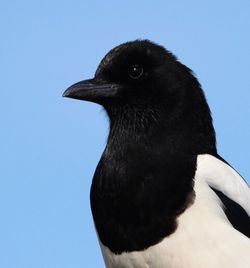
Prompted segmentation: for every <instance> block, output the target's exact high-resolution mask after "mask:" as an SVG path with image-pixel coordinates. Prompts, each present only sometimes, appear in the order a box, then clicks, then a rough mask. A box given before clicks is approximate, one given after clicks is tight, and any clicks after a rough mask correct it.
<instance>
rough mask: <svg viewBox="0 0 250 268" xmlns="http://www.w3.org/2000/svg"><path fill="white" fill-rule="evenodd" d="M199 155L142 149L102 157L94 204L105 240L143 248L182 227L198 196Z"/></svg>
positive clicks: (117, 247)
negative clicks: (123, 155) (195, 191)
mask: <svg viewBox="0 0 250 268" xmlns="http://www.w3.org/2000/svg"><path fill="white" fill-rule="evenodd" d="M195 170H196V157H186V156H180V155H171V156H169V155H164V156H152V155H144V156H143V155H141V157H140V158H138V157H136V158H135V157H130V158H126V159H119V160H114V159H113V160H112V159H111V158H110V157H109V158H106V157H105V158H102V159H101V161H100V163H99V164H98V167H97V169H96V172H95V175H94V178H93V183H92V187H91V207H92V213H93V217H94V221H95V225H96V229H97V233H98V236H99V238H100V241H101V243H102V244H103V245H104V246H106V247H107V248H109V249H110V250H111V251H112V252H114V253H117V254H120V253H122V252H124V251H126V252H132V251H140V250H144V249H146V248H149V247H150V246H152V245H155V244H157V243H159V242H160V241H161V240H162V239H163V238H164V237H167V236H169V235H170V234H172V233H173V232H174V231H175V230H176V227H177V221H176V218H177V217H178V215H179V214H181V213H182V212H183V211H184V210H185V209H186V208H187V207H188V206H189V205H190V203H191V202H192V199H193V178H194V174H195Z"/></svg>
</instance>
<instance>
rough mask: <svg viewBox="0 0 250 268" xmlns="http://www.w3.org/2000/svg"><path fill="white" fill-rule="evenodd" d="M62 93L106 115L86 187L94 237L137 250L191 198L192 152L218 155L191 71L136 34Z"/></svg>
mask: <svg viewBox="0 0 250 268" xmlns="http://www.w3.org/2000/svg"><path fill="white" fill-rule="evenodd" d="M65 96H67V97H71V98H77V99H83V100H87V101H93V102H96V103H98V104H100V105H102V106H103V107H104V109H105V110H106V112H107V114H108V117H109V119H110V132H109V136H108V141H107V145H106V148H105V150H104V153H103V155H102V157H101V160H100V162H99V164H98V166H97V169H96V172H95V175H94V179H93V183H92V187H91V208H92V212H93V217H94V221H95V225H96V229H97V232H98V235H99V238H100V241H101V242H102V244H103V245H105V246H107V247H108V248H109V249H110V250H111V251H113V252H114V253H122V252H124V251H126V252H130V251H135V250H136V251H140V250H143V249H146V248H148V247H149V246H151V245H154V244H156V243H158V242H159V241H161V240H162V239H163V238H165V237H166V236H168V235H170V234H172V233H173V232H174V231H175V230H176V228H177V225H178V222H177V217H178V215H180V214H181V213H182V212H183V211H184V210H185V209H186V208H187V207H188V206H190V205H192V202H194V200H195V192H194V190H193V184H194V181H193V179H194V176H195V172H196V160H197V155H200V154H210V155H213V156H215V157H218V158H219V156H218V155H217V150H216V138H215V131H214V128H213V124H212V118H211V115H210V110H209V107H208V105H207V102H206V99H205V96H204V93H203V91H202V89H201V86H200V84H199V82H198V80H197V79H196V77H195V76H194V74H193V73H192V71H191V70H190V69H189V68H187V67H186V66H185V65H183V64H182V63H180V62H179V61H178V60H177V58H176V57H175V56H174V55H173V54H172V53H170V52H169V51H167V50H166V49H165V48H163V47H161V46H159V45H156V44H154V43H152V42H150V41H148V40H136V41H133V42H128V43H125V44H122V45H120V46H118V47H116V48H114V49H112V50H111V51H110V52H109V53H108V54H107V55H106V56H105V57H104V59H103V60H102V61H101V63H100V65H99V67H98V69H97V71H96V74H95V77H94V78H93V79H90V80H87V81H83V82H79V83H77V84H75V85H73V86H72V87H70V88H69V89H68V90H67V91H66V92H65ZM216 193H217V194H218V196H219V197H221V194H220V193H218V192H216ZM222 199H223V198H222ZM227 206H228V202H227ZM228 211H229V210H228ZM243 211H244V210H243ZM229 219H230V217H229ZM238 229H240V227H239V228H238Z"/></svg>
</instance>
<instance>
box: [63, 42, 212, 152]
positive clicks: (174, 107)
mask: <svg viewBox="0 0 250 268" xmlns="http://www.w3.org/2000/svg"><path fill="white" fill-rule="evenodd" d="M63 96H64V97H69V98H74V99H80V100H85V101H91V102H95V103H98V104H100V105H102V106H103V107H104V108H105V110H106V111H107V113H108V115H109V118H110V121H111V127H112V125H113V126H116V125H117V124H120V125H121V124H122V130H123V132H124V130H125V129H126V128H127V129H128V130H132V129H136V130H138V131H141V132H144V133H151V132H150V131H151V130H150V129H157V128H156V127H155V125H158V126H159V128H158V130H159V131H160V132H162V134H164V135H167V134H170V135H171V134H172V135H175V134H176V133H177V132H181V134H180V133H179V134H180V135H181V136H183V137H185V138H187V139H188V138H190V139H191V137H192V136H193V137H194V136H195V137H196V138H195V139H194V143H195V142H197V139H198V140H199V139H200V140H204V139H207V138H208V139H209V140H210V141H209V142H207V143H206V144H207V147H209V148H210V149H212V150H213V149H215V134H214V129H213V126H212V119H211V116H210V110H209V107H208V105H207V102H206V99H205V96H204V94H203V91H202V89H201V87H200V84H199V82H198V81H197V79H196V78H195V76H194V75H193V73H192V71H191V70H190V69H189V68H187V67H186V66H185V65H183V64H181V63H180V62H179V61H178V60H177V58H176V57H175V56H174V55H173V54H172V53H171V52H169V51H167V50H166V49H165V48H164V47H162V46H159V45H157V44H155V43H153V42H151V41H148V40H136V41H133V42H127V43H124V44H121V45H119V46H117V47H115V48H113V49H112V50H111V51H110V52H109V53H108V54H107V55H106V56H105V57H104V58H103V59H102V61H101V63H100V64H99V66H98V68H97V70H96V73H95V76H94V78H92V79H89V80H84V81H81V82H78V83H76V84H74V85H72V86H71V87H69V88H68V89H67V90H66V91H65V92H64V94H63ZM159 131H158V132H159ZM164 132H165V133H164ZM153 135H157V134H156V133H154V134H153ZM205 150H206V149H205Z"/></svg>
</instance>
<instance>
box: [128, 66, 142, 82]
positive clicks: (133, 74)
mask: <svg viewBox="0 0 250 268" xmlns="http://www.w3.org/2000/svg"><path fill="white" fill-rule="evenodd" d="M128 75H129V77H130V78H132V79H139V78H140V77H141V76H142V75H143V68H142V66H141V65H139V64H134V65H131V66H130V67H129V69H128Z"/></svg>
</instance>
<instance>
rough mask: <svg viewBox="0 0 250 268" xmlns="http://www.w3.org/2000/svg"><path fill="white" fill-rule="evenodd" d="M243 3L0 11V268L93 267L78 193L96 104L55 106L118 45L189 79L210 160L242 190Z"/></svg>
mask: <svg viewBox="0 0 250 268" xmlns="http://www.w3.org/2000/svg"><path fill="white" fill-rule="evenodd" d="M249 12H250V1H247V0H246V1H243V0H240V1H232V0H231V1H229V0H227V1H225V0H224V1H223V0H221V1H215V0H211V1H208V0H207V1H198V0H197V1H192V0H189V1H132V0H129V1H123V2H122V1H115V0H111V1H97V0H96V1H94V0H92V1H90V0H88V1H80V0H78V1H62V0H61V1H58V0H55V1H49V0H44V1H31V0H30V1H28V0H23V1H14V0H13V1H12V0H10V1H7V0H6V1H1V4H0V13H1V14H0V34H1V41H0V53H1V56H0V73H1V75H0V77H1V79H0V81H1V82H0V83H1V98H0V118H1V128H0V148H1V153H0V215H1V218H0V268H57V267H58V268H70V267H74V268H80V267H81V268H82V267H91V268H92V267H93V268H99V267H104V264H103V261H102V257H101V253H100V250H99V246H98V242H97V239H96V235H95V230H94V225H93V222H92V217H91V213H90V205H89V188H90V184H91V180H92V175H93V172H94V170H95V167H96V164H97V162H98V160H99V158H100V155H101V153H102V150H103V148H104V145H105V140H106V136H107V129H108V125H107V123H108V122H107V119H106V117H105V115H104V112H102V110H101V108H100V107H99V106H98V105H95V104H91V103H87V102H86V103H85V102H80V101H75V100H71V99H65V98H62V97H61V95H62V92H63V91H64V90H65V89H66V88H67V87H68V86H69V85H70V84H72V83H74V82H77V81H79V80H81V79H84V78H90V77H92V76H93V74H94V72H95V69H96V66H97V64H98V63H99V61H100V59H101V58H102V57H103V56H104V54H105V53H106V52H108V50H109V49H111V48H112V47H113V46H115V45H118V44H119V43H121V42H124V41H128V40H133V39H136V38H149V39H151V40H153V41H155V42H158V43H160V44H162V45H164V46H166V47H167V48H168V49H170V50H171V51H172V52H174V53H175V54H176V55H177V56H178V57H179V59H180V60H181V61H182V62H183V63H185V64H186V65H188V66H189V67H190V68H191V69H193V70H194V71H195V73H196V74H197V76H198V78H199V80H200V82H201V84H202V86H203V88H204V90H205V92H206V96H207V99H208V101H209V104H210V107H211V109H212V112H213V117H214V124H215V127H216V130H217V138H218V148H219V152H220V153H221V155H222V156H223V157H225V159H227V160H228V161H229V162H230V163H231V164H232V165H233V166H234V167H235V168H236V169H237V170H238V171H239V172H240V173H241V174H242V175H243V176H244V177H245V178H246V179H247V180H248V181H250V165H249V163H250V150H249V149H250V141H249V136H250V124H249V117H250V75H249V70H250V34H249V31H250V16H249Z"/></svg>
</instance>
